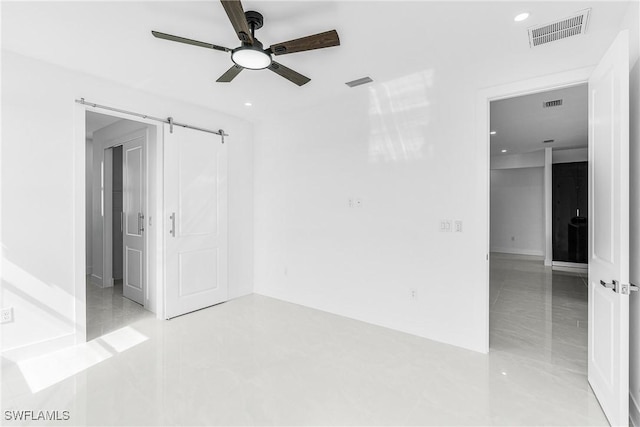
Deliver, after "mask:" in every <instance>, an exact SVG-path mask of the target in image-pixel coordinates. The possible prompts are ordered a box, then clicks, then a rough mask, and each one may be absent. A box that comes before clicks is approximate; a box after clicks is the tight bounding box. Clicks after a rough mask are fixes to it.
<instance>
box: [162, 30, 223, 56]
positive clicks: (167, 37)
mask: <svg viewBox="0 0 640 427" xmlns="http://www.w3.org/2000/svg"><path fill="white" fill-rule="evenodd" d="M151 34H153V36H154V37H157V38H159V39H165V40H170V41H172V42H179V43H186V44H191V45H194V46H200V47H206V48H207V49H214V50H220V51H222V52H231V49H229V48H228V47H223V46H218V45H215V44H211V43H205V42H199V41H197V40H191V39H187V38H184V37H179V36H174V35H171V34H166V33H161V32H159V31H151Z"/></svg>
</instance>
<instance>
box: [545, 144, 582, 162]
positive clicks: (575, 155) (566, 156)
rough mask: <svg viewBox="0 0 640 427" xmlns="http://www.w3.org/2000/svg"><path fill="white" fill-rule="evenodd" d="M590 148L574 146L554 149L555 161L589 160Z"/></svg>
mask: <svg viewBox="0 0 640 427" xmlns="http://www.w3.org/2000/svg"><path fill="white" fill-rule="evenodd" d="M588 161H589V148H588V147H585V148H574V149H570V150H553V163H575V162H588Z"/></svg>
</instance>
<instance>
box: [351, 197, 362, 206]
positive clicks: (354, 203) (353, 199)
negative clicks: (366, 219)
mask: <svg viewBox="0 0 640 427" xmlns="http://www.w3.org/2000/svg"><path fill="white" fill-rule="evenodd" d="M349 207H350V208H361V207H362V199H361V198H359V197H349Z"/></svg>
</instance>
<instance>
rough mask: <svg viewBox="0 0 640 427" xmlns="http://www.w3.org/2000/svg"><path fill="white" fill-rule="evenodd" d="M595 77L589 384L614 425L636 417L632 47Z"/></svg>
mask: <svg viewBox="0 0 640 427" xmlns="http://www.w3.org/2000/svg"><path fill="white" fill-rule="evenodd" d="M628 44H629V41H628V33H627V32H626V31H625V32H622V33H620V35H619V36H618V37H617V39H616V40H615V42H614V43H613V45H611V47H610V48H609V50H608V51H607V53H606V54H605V56H604V57H603V58H602V60H601V61H600V63H599V64H598V66H597V67H596V70H595V71H594V72H593V75H592V76H591V78H590V79H589V220H590V222H591V224H590V227H589V355H588V374H589V383H590V384H591V387H592V388H593V391H594V393H595V394H596V396H597V398H598V401H599V402H600V405H601V406H602V409H603V410H604V412H605V414H606V416H607V418H608V419H609V422H610V423H611V425H614V426H617V425H627V424H628V419H629V295H628V294H629V47H628Z"/></svg>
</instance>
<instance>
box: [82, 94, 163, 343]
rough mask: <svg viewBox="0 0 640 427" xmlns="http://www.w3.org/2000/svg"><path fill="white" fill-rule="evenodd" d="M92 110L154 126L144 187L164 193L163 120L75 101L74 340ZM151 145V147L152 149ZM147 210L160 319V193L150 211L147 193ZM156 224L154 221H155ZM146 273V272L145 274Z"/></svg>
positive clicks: (150, 263)
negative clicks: (150, 220) (151, 186)
mask: <svg viewBox="0 0 640 427" xmlns="http://www.w3.org/2000/svg"><path fill="white" fill-rule="evenodd" d="M87 112H94V113H99V114H105V115H108V116H113V117H119V118H122V119H126V120H130V121H135V122H139V123H141V124H144V125H148V126H153V127H154V128H155V129H154V130H155V132H154V133H155V135H151V133H149V134H148V137H147V148H148V149H147V153H148V154H147V155H146V159H147V161H146V163H147V168H146V170H147V172H146V173H147V184H146V185H147V190H149V188H148V187H149V183H150V182H151V181H153V182H154V183H155V187H156V191H157V194H160V195H162V194H163V191H164V190H163V188H162V184H163V180H162V174H163V155H162V153H163V137H162V135H163V127H162V123H158V122H156V121H153V120H149V119H142V118H138V117H137V116H132V115H129V114H125V113H120V112H115V111H114V112H112V111H109V112H103V111H101V110H99V109H96V108H93V107H91V106H90V105H86V104H79V103H75V102H74V131H75V132H74V142H75V144H74V150H73V155H74V162H73V164H74V168H73V177H74V179H73V182H74V194H75V197H74V207H73V212H74V218H73V220H74V221H73V224H74V225H73V230H74V237H73V253H74V262H73V265H74V267H73V269H74V288H75V342H76V343H83V342H86V339H87V338H86V337H87V314H86V308H87V300H86V298H87V294H86V237H85V235H86V194H85V193H86V191H85V186H86V183H85V174H86V172H85V171H86V157H85V156H86V113H87ZM151 148H153V150H151ZM150 165H153V166H154V167H153V170H154V173H151V172H150V168H149V166H150ZM146 203H147V212H148V215H150V216H152V217H153V218H154V221H156V220H157V223H156V224H157V225H156V226H154V227H153V228H151V227H149V228H150V232H149V233H146V235H145V242H146V247H147V248H148V250H147V251H146V257H147V261H148V262H147V271H149V270H151V269H153V270H155V272H160V274H157V273H156V274H155V284H154V286H153V287H154V292H155V296H156V307H155V312H156V318H158V319H162V318H163V317H164V308H163V307H164V303H163V296H164V287H163V286H164V283H163V280H162V279H163V275H162V274H161V272H162V271H164V265H163V257H162V254H161V253H160V252H161V249H159V248H161V247H163V245H164V234H163V233H162V217H163V211H162V209H163V201H162V199H161V196H160V198H159V199H158V200H156V203H155V205H156V207H155V209H153V211H152V210H151V209H150V208H149V193H148V192H147V196H146ZM154 225H155V224H154ZM151 233H154V234H155V235H156V236H155V237H156V239H157V240H156V244H155V245H149V238H150V235H151ZM147 277H149V275H147Z"/></svg>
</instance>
